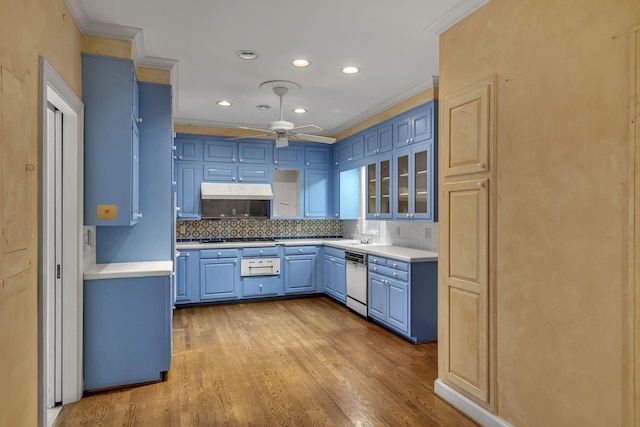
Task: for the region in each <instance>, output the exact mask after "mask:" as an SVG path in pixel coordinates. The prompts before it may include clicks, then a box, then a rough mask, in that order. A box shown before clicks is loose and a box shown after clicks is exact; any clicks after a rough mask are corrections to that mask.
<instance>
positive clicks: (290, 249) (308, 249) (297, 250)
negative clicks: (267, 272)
mask: <svg viewBox="0 0 640 427" xmlns="http://www.w3.org/2000/svg"><path fill="white" fill-rule="evenodd" d="M316 253H318V248H317V247H316V246H285V247H284V254H285V255H314V254H316Z"/></svg>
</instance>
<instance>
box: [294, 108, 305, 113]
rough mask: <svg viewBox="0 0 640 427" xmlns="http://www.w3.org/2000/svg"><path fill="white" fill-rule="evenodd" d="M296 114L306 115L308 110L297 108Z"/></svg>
mask: <svg viewBox="0 0 640 427" xmlns="http://www.w3.org/2000/svg"><path fill="white" fill-rule="evenodd" d="M293 112H294V113H298V114H304V113H306V112H307V109H306V108H296V109H294V110H293Z"/></svg>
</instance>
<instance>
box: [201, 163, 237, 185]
mask: <svg viewBox="0 0 640 427" xmlns="http://www.w3.org/2000/svg"><path fill="white" fill-rule="evenodd" d="M237 173H238V167H237V166H236V165H235V164H233V163H205V164H204V165H203V174H204V176H203V179H204V180H205V181H213V182H236V181H237V180H238V177H237Z"/></svg>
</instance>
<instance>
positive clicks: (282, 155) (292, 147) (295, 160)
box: [273, 142, 304, 168]
mask: <svg viewBox="0 0 640 427" xmlns="http://www.w3.org/2000/svg"><path fill="white" fill-rule="evenodd" d="M303 148H304V147H303V145H302V144H301V143H299V142H289V145H288V146H286V147H280V148H278V147H276V146H275V144H274V145H273V164H274V165H275V166H276V167H288V168H291V167H292V168H299V167H302V162H303V159H304V150H303Z"/></svg>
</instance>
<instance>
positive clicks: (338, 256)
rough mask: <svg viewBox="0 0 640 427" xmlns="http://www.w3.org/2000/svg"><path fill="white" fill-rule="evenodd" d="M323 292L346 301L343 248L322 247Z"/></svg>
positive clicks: (345, 272) (345, 273)
mask: <svg viewBox="0 0 640 427" xmlns="http://www.w3.org/2000/svg"><path fill="white" fill-rule="evenodd" d="M323 267H324V292H325V293H326V294H327V295H329V296H331V297H333V298H335V299H337V300H338V301H341V302H343V303H344V302H346V301H347V270H346V264H345V261H344V250H342V249H336V248H329V247H325V249H324V261H323Z"/></svg>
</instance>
